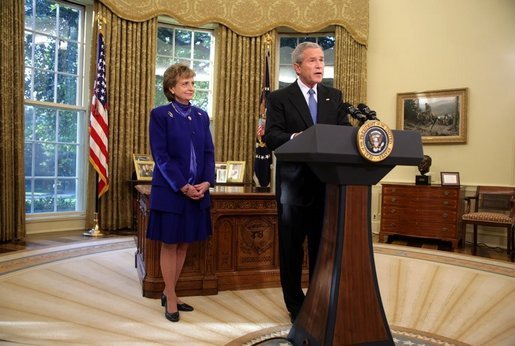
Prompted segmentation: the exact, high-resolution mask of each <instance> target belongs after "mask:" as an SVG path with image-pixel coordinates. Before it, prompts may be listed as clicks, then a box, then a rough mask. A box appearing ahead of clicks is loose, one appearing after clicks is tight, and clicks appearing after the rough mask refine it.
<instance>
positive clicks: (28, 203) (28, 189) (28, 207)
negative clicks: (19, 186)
mask: <svg viewBox="0 0 515 346" xmlns="http://www.w3.org/2000/svg"><path fill="white" fill-rule="evenodd" d="M32 197H33V194H32V179H25V212H26V213H32V203H33V202H32Z"/></svg>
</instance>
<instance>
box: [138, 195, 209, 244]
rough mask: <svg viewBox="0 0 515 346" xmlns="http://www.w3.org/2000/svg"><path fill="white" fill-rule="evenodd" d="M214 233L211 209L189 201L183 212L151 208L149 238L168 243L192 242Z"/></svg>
mask: <svg viewBox="0 0 515 346" xmlns="http://www.w3.org/2000/svg"><path fill="white" fill-rule="evenodd" d="M212 233H213V231H212V227H211V211H210V209H209V208H208V209H200V208H199V206H198V203H195V202H194V201H188V203H186V207H185V210H184V212H183V213H182V214H176V213H169V212H163V211H160V210H153V209H150V213H149V217H148V227H147V238H148V239H151V240H159V241H162V242H163V243H167V244H178V243H192V242H195V241H201V240H205V239H207V238H208V237H209V236H210V235H211V234H212Z"/></svg>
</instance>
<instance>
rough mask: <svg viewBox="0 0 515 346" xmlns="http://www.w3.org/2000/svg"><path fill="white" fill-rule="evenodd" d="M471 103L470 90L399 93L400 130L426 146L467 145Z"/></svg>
mask: <svg viewBox="0 0 515 346" xmlns="http://www.w3.org/2000/svg"><path fill="white" fill-rule="evenodd" d="M467 104H468V89H467V88H461V89H448V90H433V91H424V92H410V93H400V94H397V129H398V130H414V131H418V132H420V134H421V136H422V143H424V144H426V143H428V144H430V143H436V144H446V143H467Z"/></svg>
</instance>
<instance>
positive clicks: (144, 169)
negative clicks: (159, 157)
mask: <svg viewBox="0 0 515 346" xmlns="http://www.w3.org/2000/svg"><path fill="white" fill-rule="evenodd" d="M132 158H133V161H134V171H135V172H136V179H137V180H142V181H151V180H152V174H154V165H155V163H154V160H152V156H151V155H149V154H132Z"/></svg>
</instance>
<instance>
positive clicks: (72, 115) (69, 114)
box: [57, 110, 79, 143]
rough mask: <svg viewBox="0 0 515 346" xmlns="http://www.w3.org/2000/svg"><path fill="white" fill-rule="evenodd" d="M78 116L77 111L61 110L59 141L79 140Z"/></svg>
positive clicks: (72, 141) (71, 141) (70, 141)
mask: <svg viewBox="0 0 515 346" xmlns="http://www.w3.org/2000/svg"><path fill="white" fill-rule="evenodd" d="M78 116H79V113H77V112H75V111H63V110H61V111H59V120H58V133H57V141H58V142H61V143H63V142H64V143H77V142H78V137H77V135H78V132H77V128H78Z"/></svg>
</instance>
